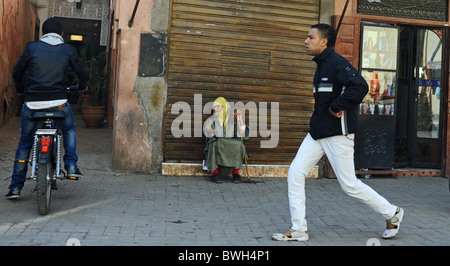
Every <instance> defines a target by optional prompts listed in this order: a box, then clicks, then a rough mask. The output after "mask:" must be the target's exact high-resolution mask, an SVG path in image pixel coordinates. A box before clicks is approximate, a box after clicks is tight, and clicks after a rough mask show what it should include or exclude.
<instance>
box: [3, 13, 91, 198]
mask: <svg viewBox="0 0 450 266" xmlns="http://www.w3.org/2000/svg"><path fill="white" fill-rule="evenodd" d="M42 32H43V34H44V35H43V36H42V38H41V39H40V41H37V42H31V43H28V44H27V45H26V47H25V50H24V52H23V54H22V56H21V57H20V58H19V61H18V62H17V64H16V65H15V67H14V69H13V72H12V77H13V79H14V83H15V87H16V92H17V94H25V104H24V105H23V108H22V116H21V129H20V141H19V145H18V148H17V151H16V155H15V161H14V169H13V174H12V180H11V184H10V186H9V193H8V194H7V195H6V196H5V198H6V199H15V198H19V197H20V191H21V189H22V188H23V186H24V183H25V180H26V174H27V166H28V159H29V156H30V152H31V149H32V147H33V143H34V134H35V132H36V130H37V128H38V127H39V126H40V123H41V122H39V121H36V120H33V119H32V113H33V112H34V111H35V110H43V111H55V110H60V111H63V112H64V113H65V118H64V119H61V120H58V121H57V126H58V127H59V128H60V129H61V130H62V132H63V141H64V149H65V155H64V157H63V160H64V168H65V169H66V171H67V177H77V178H78V177H80V176H81V175H82V174H81V172H80V170H79V169H78V167H77V161H78V156H77V154H76V143H77V140H76V132H75V129H76V126H75V122H74V118H73V114H72V109H71V107H70V104H69V103H68V102H67V86H68V84H67V83H68V71H69V68H72V69H73V70H74V71H75V73H76V75H77V77H78V79H79V81H80V83H79V87H80V90H85V89H86V85H87V82H88V81H89V79H90V74H89V70H88V68H87V67H86V66H85V65H84V64H83V62H82V61H81V59H80V57H79V56H78V53H77V51H76V50H75V48H73V47H71V46H69V45H66V44H64V40H63V38H62V35H63V29H62V25H61V23H60V22H59V21H58V20H57V19H55V18H49V19H47V20H46V21H45V22H44V24H43V26H42ZM25 73H26V81H25V82H24V80H23V77H24V76H25Z"/></svg>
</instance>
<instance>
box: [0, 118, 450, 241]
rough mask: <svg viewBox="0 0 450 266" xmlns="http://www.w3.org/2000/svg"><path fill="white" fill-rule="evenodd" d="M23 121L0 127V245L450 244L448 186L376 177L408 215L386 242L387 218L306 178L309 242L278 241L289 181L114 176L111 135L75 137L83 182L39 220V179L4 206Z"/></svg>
mask: <svg viewBox="0 0 450 266" xmlns="http://www.w3.org/2000/svg"><path fill="white" fill-rule="evenodd" d="M18 125H19V122H18V118H13V119H12V121H11V122H10V123H8V124H7V125H6V126H4V127H3V128H1V129H0V142H1V143H2V149H3V154H1V155H0V193H2V194H1V196H2V198H1V199H0V245H2V246H16V245H18V246H65V245H66V244H67V243H68V241H69V242H70V241H79V242H78V243H79V244H81V245H82V246H129V245H131V246H330V245H331V246H365V245H367V244H368V243H369V244H370V243H375V244H377V245H381V246H406V245H408V246H409V245H413V246H422V245H425V246H429V245H433V246H443V245H450V192H449V184H448V182H449V180H448V179H445V178H443V177H400V178H398V179H393V178H375V177H373V178H371V179H364V180H363V182H365V183H367V184H368V185H369V186H371V187H372V188H374V189H375V190H376V191H378V192H379V193H380V194H381V195H383V196H385V197H386V198H387V199H388V200H389V201H390V202H392V203H393V204H396V205H399V206H401V207H403V208H404V210H405V217H404V221H403V223H402V226H401V229H400V233H399V234H398V236H397V237H396V238H394V239H391V240H383V239H381V234H382V232H383V229H384V227H385V221H384V219H383V218H382V217H379V216H378V215H377V214H375V213H374V212H373V211H372V210H371V209H370V208H369V207H367V206H366V205H364V204H362V203H360V202H359V201H357V200H355V199H353V198H351V197H349V196H346V195H345V194H344V193H343V192H342V190H341V188H340V187H339V184H338V182H337V180H334V179H317V178H313V179H307V181H306V194H307V202H306V204H307V220H308V227H309V234H310V240H309V241H308V242H305V243H303V242H276V241H273V240H272V239H271V235H272V234H273V233H276V232H284V231H285V230H287V229H288V228H289V226H290V215H289V206H288V198H287V183H286V179H285V178H255V180H256V181H259V183H253V184H250V183H242V184H234V183H232V182H231V181H229V182H224V183H222V184H214V183H211V182H209V181H207V179H206V178H205V177H186V176H161V175H149V174H138V173H129V172H114V171H112V170H111V169H112V167H111V138H112V132H111V130H108V129H89V130H88V129H85V128H82V127H80V128H79V129H78V140H79V144H78V153H79V156H80V161H79V165H80V168H81V169H82V171H83V172H84V177H83V178H82V179H81V180H80V181H78V182H75V181H59V183H58V184H59V188H60V190H59V191H55V192H53V194H52V203H51V210H50V213H49V214H48V215H46V216H40V215H39V214H38V212H37V206H36V193H35V192H33V189H34V187H35V183H34V181H28V182H27V183H26V184H25V187H24V189H23V190H22V194H21V198H20V199H19V200H15V201H7V200H5V199H3V196H4V195H5V194H6V193H7V192H8V189H7V188H8V185H9V182H10V176H11V170H12V163H13V160H12V159H13V157H14V151H15V148H16V145H17V141H18V127H19V126H18Z"/></svg>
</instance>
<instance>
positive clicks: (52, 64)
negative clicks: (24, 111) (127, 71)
mask: <svg viewBox="0 0 450 266" xmlns="http://www.w3.org/2000/svg"><path fill="white" fill-rule="evenodd" d="M69 68H72V69H73V70H74V71H75V73H76V75H77V76H78V79H79V80H80V83H79V87H80V89H81V90H83V89H85V88H86V84H87V82H88V81H89V78H90V74H89V69H88V68H86V66H85V65H84V64H83V62H82V61H81V59H80V57H79V56H78V53H77V51H76V50H75V48H73V47H72V46H69V45H67V44H59V45H50V44H47V43H45V42H42V41H38V42H31V43H28V44H27V45H26V47H25V50H24V52H23V53H22V56H21V57H20V58H19V61H18V62H17V64H16V65H15V67H14V69H13V72H12V77H13V79H14V83H15V86H16V92H17V93H25V101H27V102H30V101H31V102H32V101H50V100H60V99H67V87H68V85H71V84H67V82H68V70H69ZM27 71H28V73H27V75H26V81H25V83H24V74H25V73H26V72H27Z"/></svg>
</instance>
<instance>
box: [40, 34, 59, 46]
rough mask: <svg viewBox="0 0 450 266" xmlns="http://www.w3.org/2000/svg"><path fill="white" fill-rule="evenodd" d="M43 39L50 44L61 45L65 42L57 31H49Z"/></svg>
mask: <svg viewBox="0 0 450 266" xmlns="http://www.w3.org/2000/svg"><path fill="white" fill-rule="evenodd" d="M41 41H42V42H45V43H48V44H50V45H59V44H62V43H64V39H63V37H61V35H59V34H56V33H47V34H45V35H44V36H42V37H41Z"/></svg>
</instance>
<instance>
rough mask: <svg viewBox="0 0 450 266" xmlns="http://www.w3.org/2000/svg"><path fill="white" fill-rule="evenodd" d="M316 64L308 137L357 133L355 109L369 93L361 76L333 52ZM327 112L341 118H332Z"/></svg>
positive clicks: (315, 59) (325, 51)
mask: <svg viewBox="0 0 450 266" xmlns="http://www.w3.org/2000/svg"><path fill="white" fill-rule="evenodd" d="M313 60H314V61H315V62H316V63H317V69H316V74H315V76H314V100H315V105H314V113H313V115H312V116H311V120H310V131H309V133H310V134H311V136H312V137H313V138H314V139H322V138H326V137H331V136H336V135H347V134H352V133H356V131H357V130H358V117H357V114H358V106H359V104H360V103H361V101H362V100H363V99H364V97H365V96H366V94H367V92H368V85H367V82H366V81H365V79H364V78H363V77H362V76H361V74H360V73H359V72H358V71H357V70H356V69H355V68H354V67H353V66H352V65H351V64H350V63H349V62H348V61H347V60H346V59H345V58H343V57H342V56H341V55H339V54H337V53H336V52H335V51H334V50H333V49H332V48H327V49H325V50H324V51H323V52H322V53H320V54H319V55H317V56H316V57H314V58H313ZM329 109H331V110H332V111H333V112H335V113H337V112H339V111H341V110H342V111H343V116H342V117H341V118H336V117H334V116H333V115H332V114H331V113H330V111H329Z"/></svg>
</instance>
